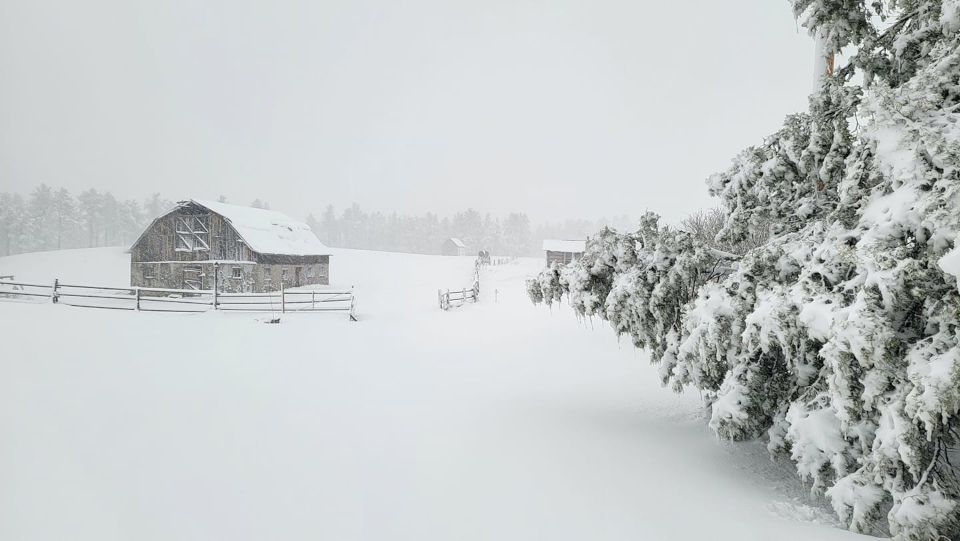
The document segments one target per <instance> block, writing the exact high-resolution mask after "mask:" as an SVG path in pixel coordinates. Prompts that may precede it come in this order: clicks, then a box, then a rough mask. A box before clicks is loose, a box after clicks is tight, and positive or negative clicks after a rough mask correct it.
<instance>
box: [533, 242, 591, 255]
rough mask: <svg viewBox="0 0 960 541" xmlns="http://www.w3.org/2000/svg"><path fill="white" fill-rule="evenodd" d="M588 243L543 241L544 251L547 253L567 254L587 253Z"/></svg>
mask: <svg viewBox="0 0 960 541" xmlns="http://www.w3.org/2000/svg"><path fill="white" fill-rule="evenodd" d="M586 249H587V241H585V240H545V241H543V251H545V252H565V253H574V254H580V253H583V252H584V251H586Z"/></svg>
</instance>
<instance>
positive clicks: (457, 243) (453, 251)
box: [440, 237, 467, 255]
mask: <svg viewBox="0 0 960 541" xmlns="http://www.w3.org/2000/svg"><path fill="white" fill-rule="evenodd" d="M440 255H467V245H466V244H464V243H463V241H462V240H460V239H455V238H453V237H451V238H449V239H447V240H445V241H443V244H442V245H440Z"/></svg>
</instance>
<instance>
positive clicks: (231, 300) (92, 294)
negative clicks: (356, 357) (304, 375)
mask: <svg viewBox="0 0 960 541" xmlns="http://www.w3.org/2000/svg"><path fill="white" fill-rule="evenodd" d="M3 278H9V280H6V279H4V280H0V299H3V298H9V299H17V298H24V299H25V300H30V299H33V300H36V299H42V298H46V299H50V302H52V303H54V304H62V305H64V306H77V307H81V308H102V309H107V310H129V311H135V312H179V313H198V312H206V311H209V310H222V311H238V312H239V311H243V312H280V313H286V312H342V313H345V314H347V316H348V317H349V318H350V320H351V321H357V316H356V305H357V299H356V296H355V295H354V292H353V287H352V286H351V287H350V288H349V289H341V288H331V289H310V290H293V291H291V290H286V289H281V290H280V291H274V292H270V293H223V292H220V291H216V290H197V289H166V288H157V287H108V286H91V285H85V284H64V283H61V282H60V280H54V281H53V283H52V284H35V283H28V282H16V281H13V277H12V276H9V277H7V276H4V277H3Z"/></svg>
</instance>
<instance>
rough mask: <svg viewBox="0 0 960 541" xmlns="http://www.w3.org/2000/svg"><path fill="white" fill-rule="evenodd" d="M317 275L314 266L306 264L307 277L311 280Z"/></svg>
mask: <svg viewBox="0 0 960 541" xmlns="http://www.w3.org/2000/svg"><path fill="white" fill-rule="evenodd" d="M316 275H317V271H316V268H315V267H314V266H313V265H308V266H307V279H308V280H313V279H314V278H315V277H316Z"/></svg>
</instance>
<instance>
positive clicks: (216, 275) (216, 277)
mask: <svg viewBox="0 0 960 541" xmlns="http://www.w3.org/2000/svg"><path fill="white" fill-rule="evenodd" d="M219 281H220V263H214V264H213V309H214V310H216V309H217V304H218V301H219V299H217V293H218V292H219V290H220V287H219V286H218V283H217V282H219Z"/></svg>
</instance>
